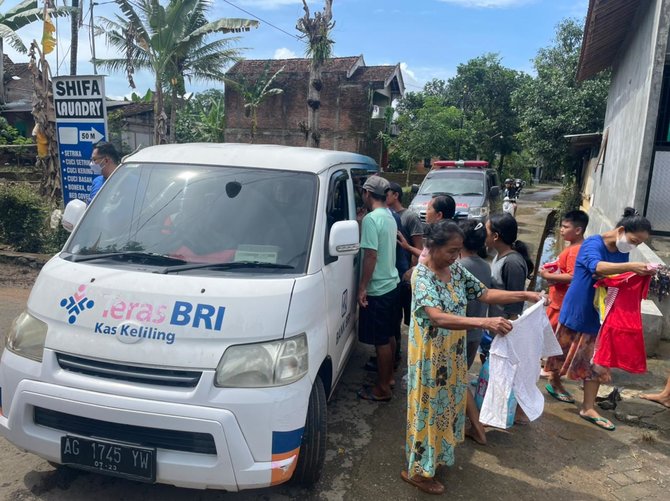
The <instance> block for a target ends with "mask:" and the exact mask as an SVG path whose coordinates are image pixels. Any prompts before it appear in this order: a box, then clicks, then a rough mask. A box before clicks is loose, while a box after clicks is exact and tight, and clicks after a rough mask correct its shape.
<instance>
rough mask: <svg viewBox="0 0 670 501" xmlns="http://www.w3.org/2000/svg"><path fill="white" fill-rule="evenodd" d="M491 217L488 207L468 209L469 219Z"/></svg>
mask: <svg viewBox="0 0 670 501" xmlns="http://www.w3.org/2000/svg"><path fill="white" fill-rule="evenodd" d="M488 215H489V208H488V207H470V208H469V209H468V217H477V218H479V217H486V216H488Z"/></svg>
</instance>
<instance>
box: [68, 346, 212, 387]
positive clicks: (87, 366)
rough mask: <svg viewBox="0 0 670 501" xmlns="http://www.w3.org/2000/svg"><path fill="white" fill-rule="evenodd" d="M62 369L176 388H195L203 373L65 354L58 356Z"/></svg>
mask: <svg viewBox="0 0 670 501" xmlns="http://www.w3.org/2000/svg"><path fill="white" fill-rule="evenodd" d="M56 359H57V360H58V365H60V367H61V369H64V370H66V371H70V372H78V373H80V374H86V375H87V376H95V377H101V378H107V379H117V380H122V381H128V382H132V383H144V384H152V385H158V386H176V387H183V388H194V387H195V386H197V384H198V382H199V381H200V376H201V375H202V373H201V372H197V371H182V370H172V369H156V368H153V367H140V366H134V365H125V364H116V363H111V362H100V361H98V360H90V359H86V358H81V357H75V356H72V355H65V354H64V353H58V354H56Z"/></svg>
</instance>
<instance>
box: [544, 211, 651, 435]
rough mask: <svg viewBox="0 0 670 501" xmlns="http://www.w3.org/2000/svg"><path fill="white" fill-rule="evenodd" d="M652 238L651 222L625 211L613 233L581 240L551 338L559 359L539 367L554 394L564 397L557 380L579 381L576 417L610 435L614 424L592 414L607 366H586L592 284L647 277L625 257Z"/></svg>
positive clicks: (594, 319)
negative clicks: (607, 279)
mask: <svg viewBox="0 0 670 501" xmlns="http://www.w3.org/2000/svg"><path fill="white" fill-rule="evenodd" d="M650 233H651V223H650V222H649V221H648V220H647V219H646V218H645V217H642V216H640V215H639V214H638V213H637V211H635V209H632V208H630V207H627V208H626V209H625V210H624V213H623V217H622V219H621V221H619V223H618V224H617V225H616V228H614V229H613V230H610V231H607V232H605V233H603V234H602V235H593V236H590V237H589V238H587V239H586V240H584V243H583V244H582V247H581V249H580V250H579V254H578V255H577V261H576V263H575V270H574V276H573V279H572V282H571V283H570V287H569V288H568V291H567V293H566V294H565V299H564V300H563V305H562V307H561V314H560V317H559V325H558V328H557V330H556V337H557V339H558V342H559V344H560V345H561V348H562V349H563V355H561V356H557V357H550V358H549V359H548V360H547V363H546V364H545V366H544V370H545V371H547V372H549V373H550V375H549V383H550V384H551V386H552V387H553V388H554V390H555V391H557V392H558V393H563V394H566V395H568V396H569V393H568V392H567V391H566V390H565V388H564V387H563V384H562V383H561V376H562V375H567V376H568V378H569V379H572V380H583V381H584V400H583V402H582V408H581V410H580V411H579V415H580V417H582V418H583V419H585V420H587V421H589V422H591V423H593V424H595V425H596V426H599V427H600V428H603V429H605V430H609V431H612V430H614V429H615V427H614V425H613V424H612V423H611V422H610V421H609V420H608V419H606V418H604V417H602V416H601V415H600V414H599V413H598V412H597V411H596V410H595V400H596V395H597V394H598V388H599V387H600V384H601V383H607V382H609V381H610V380H611V376H610V371H609V369H608V368H606V367H602V366H599V365H594V364H592V363H591V360H592V358H593V352H594V348H595V342H596V336H597V334H598V331H599V330H600V319H599V316H598V312H597V310H596V309H595V307H594V305H593V299H594V296H595V289H594V288H593V285H594V284H595V282H596V280H598V279H599V278H602V277H604V276H606V275H616V274H619V273H626V272H633V273H637V274H638V275H652V274H653V273H654V271H653V270H650V269H649V268H648V267H647V264H646V263H642V262H633V263H631V262H628V259H629V256H628V253H629V252H630V251H631V250H633V249H634V248H635V247H637V246H638V245H640V244H641V243H643V242H645V241H646V240H647V239H648V238H649V234H650Z"/></svg>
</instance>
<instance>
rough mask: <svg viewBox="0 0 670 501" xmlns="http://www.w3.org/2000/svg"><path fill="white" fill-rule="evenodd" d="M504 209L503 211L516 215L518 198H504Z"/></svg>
mask: <svg viewBox="0 0 670 501" xmlns="http://www.w3.org/2000/svg"><path fill="white" fill-rule="evenodd" d="M502 210H503V212H506V213H507V214H511V215H512V216H514V215H515V214H516V200H512V199H511V198H510V197H505V198H504V199H503V204H502Z"/></svg>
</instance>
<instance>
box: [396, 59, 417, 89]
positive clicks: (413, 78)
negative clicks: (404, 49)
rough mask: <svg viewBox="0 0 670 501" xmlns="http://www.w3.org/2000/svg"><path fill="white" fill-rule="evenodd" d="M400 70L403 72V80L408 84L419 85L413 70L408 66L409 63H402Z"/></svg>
mask: <svg viewBox="0 0 670 501" xmlns="http://www.w3.org/2000/svg"><path fill="white" fill-rule="evenodd" d="M400 70H401V71H402V77H403V80H405V82H406V83H407V82H409V83H414V84H418V83H419V82H418V81H417V79H416V74H415V73H414V72H413V71H412V70H410V69H409V67H408V66H407V63H405V62H402V63H400ZM408 77H409V78H408Z"/></svg>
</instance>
